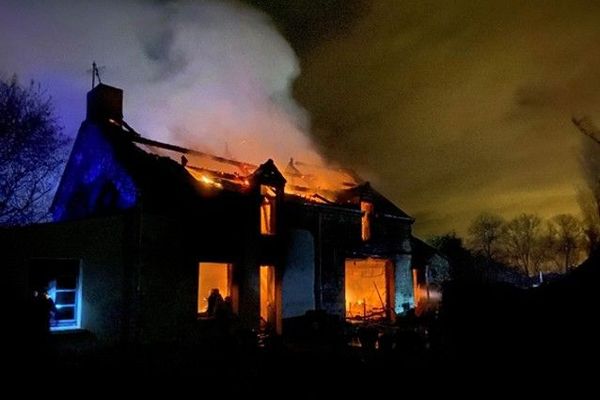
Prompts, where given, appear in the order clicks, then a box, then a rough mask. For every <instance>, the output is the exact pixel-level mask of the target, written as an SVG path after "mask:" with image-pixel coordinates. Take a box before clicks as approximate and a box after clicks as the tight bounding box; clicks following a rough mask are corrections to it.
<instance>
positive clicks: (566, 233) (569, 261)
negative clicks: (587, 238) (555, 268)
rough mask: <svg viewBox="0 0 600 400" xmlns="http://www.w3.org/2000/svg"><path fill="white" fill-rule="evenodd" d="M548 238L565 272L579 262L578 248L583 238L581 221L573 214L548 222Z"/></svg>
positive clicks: (561, 215) (559, 216) (554, 218)
mask: <svg viewBox="0 0 600 400" xmlns="http://www.w3.org/2000/svg"><path fill="white" fill-rule="evenodd" d="M548 237H549V240H550V243H551V244H552V247H551V250H552V252H553V253H554V254H555V255H557V256H558V258H557V259H558V260H559V262H558V265H559V266H560V267H561V269H562V270H563V271H564V272H567V271H568V270H569V268H570V267H571V266H573V265H574V264H575V263H576V262H577V261H578V258H579V257H578V252H577V250H578V248H580V243H581V240H582V238H583V229H582V225H581V221H579V220H578V219H577V218H575V217H574V216H573V215H571V214H559V215H556V216H554V217H552V219H550V221H548Z"/></svg>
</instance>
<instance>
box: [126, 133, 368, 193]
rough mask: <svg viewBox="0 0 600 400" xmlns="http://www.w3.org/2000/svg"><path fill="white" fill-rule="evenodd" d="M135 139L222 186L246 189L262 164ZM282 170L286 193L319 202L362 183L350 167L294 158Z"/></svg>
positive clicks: (198, 176) (205, 180)
mask: <svg viewBox="0 0 600 400" xmlns="http://www.w3.org/2000/svg"><path fill="white" fill-rule="evenodd" d="M132 140H133V142H134V143H135V144H136V146H137V147H138V148H140V149H141V150H143V151H145V152H146V153H149V154H153V155H156V156H159V157H167V158H170V159H172V160H174V161H176V162H178V163H181V165H182V166H183V167H184V168H185V169H186V170H187V171H188V172H189V173H190V175H192V176H193V177H194V178H195V179H196V180H197V181H198V182H200V183H202V184H204V185H208V186H213V187H216V188H220V189H228V190H243V189H244V188H245V187H247V186H248V185H249V178H250V176H251V175H252V174H253V173H254V171H256V170H257V169H258V167H259V166H258V165H254V164H251V163H247V162H243V161H237V160H233V159H230V158H225V157H220V156H216V155H213V154H209V153H205V152H201V151H196V150H192V149H187V148H184V147H179V146H174V145H170V144H166V143H161V142H157V141H154V140H150V139H146V138H143V137H141V136H134V137H133V138H132ZM280 171H282V175H283V177H284V178H285V180H286V182H287V184H286V186H285V192H286V194H288V195H294V196H299V197H302V198H303V199H305V200H307V201H311V202H316V203H336V202H338V199H339V194H341V193H343V192H344V191H345V190H347V189H350V188H355V187H357V186H358V185H359V184H360V183H361V180H360V179H359V178H358V177H357V176H356V174H354V173H353V172H352V171H350V170H346V169H342V168H330V167H326V166H320V165H314V164H308V163H304V162H302V161H296V160H294V159H290V161H289V163H288V164H287V166H286V168H284V169H280Z"/></svg>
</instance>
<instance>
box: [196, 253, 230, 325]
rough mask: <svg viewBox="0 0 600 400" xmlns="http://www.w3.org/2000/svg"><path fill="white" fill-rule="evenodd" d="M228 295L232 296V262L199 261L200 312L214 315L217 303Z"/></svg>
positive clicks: (208, 315) (200, 313)
mask: <svg viewBox="0 0 600 400" xmlns="http://www.w3.org/2000/svg"><path fill="white" fill-rule="evenodd" d="M228 296H231V264H225V263H210V262H201V263H199V264H198V308H197V309H198V314H199V315H203V316H207V317H212V316H214V313H215V311H216V309H215V308H216V306H217V305H218V304H217V303H218V302H219V301H221V300H225V298H226V297H228ZM209 306H210V307H209Z"/></svg>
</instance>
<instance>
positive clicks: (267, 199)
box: [260, 185, 277, 235]
mask: <svg viewBox="0 0 600 400" xmlns="http://www.w3.org/2000/svg"><path fill="white" fill-rule="evenodd" d="M260 194H261V196H262V202H261V204H260V233H261V234H262V235H274V234H275V233H277V232H276V217H277V209H276V204H277V202H276V200H277V189H276V188H275V187H273V186H268V185H260Z"/></svg>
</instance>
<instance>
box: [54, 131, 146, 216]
mask: <svg viewBox="0 0 600 400" xmlns="http://www.w3.org/2000/svg"><path fill="white" fill-rule="evenodd" d="M137 197H138V196H137V190H136V185H135V183H134V181H133V179H132V178H131V176H130V175H129V174H128V173H127V172H126V170H125V168H123V166H122V165H121V164H120V163H119V162H118V160H117V159H116V157H115V153H114V150H113V148H112V146H111V144H110V143H109V142H108V140H107V138H106V137H104V135H103V134H102V132H101V130H100V128H99V127H98V126H96V125H94V124H92V123H89V122H84V123H83V124H82V125H81V128H80V129H79V133H78V135H77V140H76V141H75V144H74V146H73V150H72V152H71V156H70V158H69V161H68V163H67V166H66V168H65V172H64V174H63V178H62V181H61V183H60V186H59V188H58V190H57V192H56V196H55V199H54V205H53V209H52V215H53V219H54V221H65V220H71V219H78V218H83V217H87V216H92V215H102V214H107V213H109V212H111V211H116V210H126V209H128V208H131V207H133V206H134V205H135V204H136V201H137Z"/></svg>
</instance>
